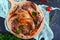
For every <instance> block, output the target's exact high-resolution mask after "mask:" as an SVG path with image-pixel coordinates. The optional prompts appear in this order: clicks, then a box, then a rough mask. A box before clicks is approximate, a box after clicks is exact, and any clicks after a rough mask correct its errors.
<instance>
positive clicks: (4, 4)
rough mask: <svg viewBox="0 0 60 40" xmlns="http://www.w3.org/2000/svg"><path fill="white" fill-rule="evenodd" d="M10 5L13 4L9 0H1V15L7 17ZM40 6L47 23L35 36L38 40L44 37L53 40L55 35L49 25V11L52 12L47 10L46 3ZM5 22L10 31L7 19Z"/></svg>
mask: <svg viewBox="0 0 60 40" xmlns="http://www.w3.org/2000/svg"><path fill="white" fill-rule="evenodd" d="M10 6H11V5H10V3H9V2H8V0H0V17H3V18H6V16H7V13H8V10H9V7H10ZM38 7H39V8H41V9H42V10H43V12H44V17H45V24H44V28H43V30H42V32H41V33H40V34H39V35H37V36H36V37H34V38H35V39H36V40H41V38H44V39H45V40H52V39H53V37H54V35H53V32H52V30H51V28H50V27H49V13H50V12H48V11H46V10H45V8H46V5H38ZM4 23H5V28H6V30H7V31H9V29H8V28H7V25H6V21H5V22H4Z"/></svg>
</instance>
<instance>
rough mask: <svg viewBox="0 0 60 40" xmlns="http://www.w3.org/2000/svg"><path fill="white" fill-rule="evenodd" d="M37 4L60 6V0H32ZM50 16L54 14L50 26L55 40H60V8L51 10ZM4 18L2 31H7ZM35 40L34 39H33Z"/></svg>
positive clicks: (1, 23)
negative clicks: (46, 0)
mask: <svg viewBox="0 0 60 40" xmlns="http://www.w3.org/2000/svg"><path fill="white" fill-rule="evenodd" d="M31 1H34V2H35V3H37V4H45V5H49V6H53V7H58V8H60V0H48V1H49V2H45V3H40V2H39V0H31ZM50 16H54V18H52V19H53V21H52V22H51V21H50V27H51V29H52V31H53V33H54V39H53V40H60V10H55V11H51V13H50ZM4 20H5V19H4V18H1V17H0V33H7V31H6V30H5V27H4ZM31 40H33V39H31Z"/></svg>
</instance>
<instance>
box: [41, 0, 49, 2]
mask: <svg viewBox="0 0 60 40" xmlns="http://www.w3.org/2000/svg"><path fill="white" fill-rule="evenodd" d="M47 1H48V0H40V2H47Z"/></svg>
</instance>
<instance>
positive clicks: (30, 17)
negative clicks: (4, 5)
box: [6, 1, 44, 39]
mask: <svg viewBox="0 0 60 40" xmlns="http://www.w3.org/2000/svg"><path fill="white" fill-rule="evenodd" d="M26 4H27V5H28V6H26ZM31 4H32V5H31ZM17 5H18V7H16V8H18V9H19V10H21V11H22V12H21V11H19V10H18V9H13V8H12V7H11V9H10V11H9V14H8V16H7V19H6V20H7V25H8V28H9V30H10V32H11V33H12V34H14V35H15V36H17V37H19V38H22V39H30V38H33V37H35V36H36V35H37V34H39V33H40V32H41V31H42V29H43V26H44V14H43V11H42V10H41V9H39V8H38V6H37V5H36V4H35V3H33V2H30V1H26V2H21V3H18V4H17ZM22 6H25V9H24V8H22ZM31 6H32V8H31ZM34 6H35V7H34ZM20 7H21V8H22V9H21V8H20ZM26 7H28V8H26ZM12 10H13V11H12ZM14 10H15V11H14ZM27 11H28V12H27ZM33 11H35V12H36V13H37V15H38V12H39V20H40V22H41V23H40V24H39V28H38V29H37V30H35V27H33V29H34V31H33V30H32V32H31V34H30V35H28V36H25V35H24V34H22V33H20V34H19V33H17V34H16V33H14V32H16V31H14V32H13V31H12V26H11V22H12V21H11V20H14V19H16V18H19V16H20V19H18V20H20V23H25V22H27V21H30V22H32V23H33V25H35V24H34V22H33V20H35V21H37V20H36V19H37V17H38V16H37V17H36V18H35V17H34V16H33V15H32V14H31V13H32V12H33ZM29 13H30V14H29ZM18 14H19V15H18ZM23 16H24V17H23ZM21 18H23V19H24V20H23V21H22V19H21ZM26 18H28V20H27V19H26ZM15 24H16V23H15Z"/></svg>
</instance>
